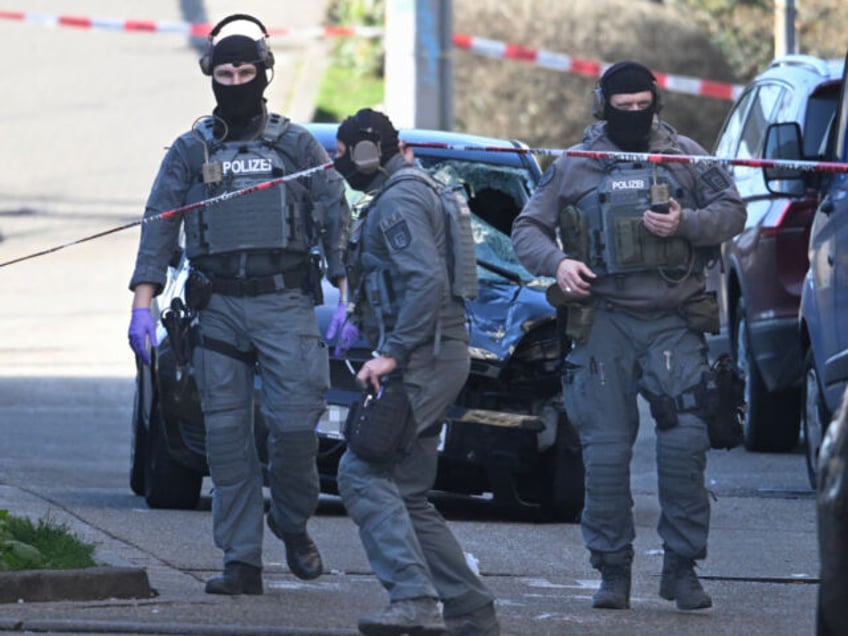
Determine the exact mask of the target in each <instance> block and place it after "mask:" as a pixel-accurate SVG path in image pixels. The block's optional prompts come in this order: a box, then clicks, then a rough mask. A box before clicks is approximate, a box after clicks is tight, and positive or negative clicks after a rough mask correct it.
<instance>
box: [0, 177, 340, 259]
mask: <svg viewBox="0 0 848 636" xmlns="http://www.w3.org/2000/svg"><path fill="white" fill-rule="evenodd" d="M332 167H333V162H332V161H328V162H326V163H322V164H321V165H318V166H314V167H312V168H307V169H306V170H301V171H300V172H293V173H291V174H288V175H286V176H284V177H279V178H277V179H271V180H270V181H263V182H262V183H257V184H255V185H252V186H248V187H246V188H242V189H241V190H233V191H232V192H225V193H224V194H219V195H218V196H214V197H210V198H208V199H204V200H202V201H197V202H196V203H190V204H188V205H184V206H182V207H179V208H174V209H172V210H166V211H165V212H160V213H159V214H156V215H153V216H149V217H143V218H141V219H137V220H135V221H132V222H130V223H125V224H124V225H119V226H117V227H113V228H109V229H108V230H103V231H102V232H97V233H96V234H90V235H88V236H84V237H82V238H79V239H76V240H74V241H70V242H68V243H63V244H61V245H56V246H54V247H50V248H47V249H45V250H41V251H39V252H33V253H32V254H27V255H25V256H21V257H18V258H13V259H12V260H9V261H4V262H2V263H0V268H3V267H6V266H8V265H14V264H16V263H21V262H23V261H28V260H30V259H32V258H36V257H38V256H46V255H47V254H53V253H54V252H58V251H59V250H63V249H66V248H68V247H73V246H74V245H79V244H81V243H86V242H88V241H93V240H94V239H98V238H102V237H104V236H109V235H110V234H115V233H116V232H122V231H123V230H128V229H130V228H133V227H136V226H139V225H146V224H148V223H153V222H154V221H163V220H165V219H170V218H172V217H175V216H178V215H180V214H185V213H186V212H191V211H193V210H197V209H199V208H206V207H211V206H214V205H218V204H219V203H223V202H224V201H229V200H230V199H235V198H236V197H241V196H244V195H246V194H252V193H254V192H259V191H261V190H268V189H269V188H274V187H276V186H278V185H282V184H283V183H285V182H286V181H293V180H294V179H303V178H304V177H308V176H310V175H313V174H315V173H318V172H322V171H324V170H328V169H330V168H332Z"/></svg>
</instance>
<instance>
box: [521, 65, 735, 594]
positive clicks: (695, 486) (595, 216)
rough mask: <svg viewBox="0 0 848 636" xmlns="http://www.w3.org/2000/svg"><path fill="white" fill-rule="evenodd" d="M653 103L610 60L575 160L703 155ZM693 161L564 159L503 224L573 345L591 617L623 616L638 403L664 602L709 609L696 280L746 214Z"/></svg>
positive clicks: (640, 78) (626, 70)
mask: <svg viewBox="0 0 848 636" xmlns="http://www.w3.org/2000/svg"><path fill="white" fill-rule="evenodd" d="M660 106H661V105H660V95H659V93H658V90H657V85H656V79H655V78H654V76H653V75H652V73H651V72H650V71H649V70H648V69H647V68H645V67H644V66H643V65H641V64H638V63H635V62H620V63H618V64H614V65H613V66H611V67H610V68H609V69H607V71H606V72H605V73H604V75H603V76H602V77H601V79H600V82H599V86H598V88H597V89H596V91H595V107H594V113H595V115H596V117H598V118H599V119H601V120H602V121H600V122H599V123H596V124H594V125H590V126H589V127H587V128H586V131H585V134H584V138H583V143H582V144H580V145H578V146H575V148H576V149H580V150H589V151H595V150H596V151H606V152H616V151H627V152H634V153H636V152H639V153H645V152H652V153H664V154H687V155H703V154H706V152H705V151H704V149H703V148H701V146H699V145H698V144H697V143H695V142H694V141H693V140H691V139H689V138H687V137H684V136H682V135H678V134H676V132H675V131H674V130H673V129H672V127H671V126H669V125H668V124H666V123H665V122H662V121H660V120H659V119H658V118H657V117H656V114H657V113H658V112H659V110H660ZM695 165H698V166H699V167H695ZM695 165H690V164H686V163H668V164H661V165H657V164H656V163H654V164H646V163H639V162H633V161H615V160H611V159H609V158H606V159H586V158H576V157H569V156H567V155H562V156H561V157H559V158H558V159H557V160H556V161H555V162H554V163H553V165H552V166H551V167H550V168H549V169H548V171H547V172H546V174H545V175H544V176H543V178H542V179H541V180H540V183H539V186H538V188H537V189H536V191H535V192H534V194H533V196H532V197H531V199H530V201H529V202H528V203H527V205H526V206H525V208H524V210H522V212H521V214H520V215H519V216H518V217H517V218H516V220H515V222H514V224H513V230H512V242H513V245H514V247H515V251H516V254H517V255H518V257H519V259H520V260H521V261H522V263H523V264H524V265H525V266H526V267H527V268H528V269H530V270H531V271H533V272H534V273H536V274H539V275H545V276H555V277H556V284H555V285H552V287H551V289H550V290H549V299H551V300H552V302H554V303H556V304H558V305H561V306H562V307H563V311H564V312H565V313H566V315H567V327H566V330H567V331H566V333H567V335H569V336H570V337H571V339H572V340H571V341H572V343H573V345H572V348H571V350H570V351H569V353H568V354H567V357H566V361H565V368H564V372H563V397H564V400H565V404H566V408H567V410H568V415H569V417H570V418H571V420H572V421H573V422H574V424H575V426H576V427H577V428H578V430H579V433H580V440H581V444H582V448H583V460H584V463H585V467H586V500H585V507H584V510H583V514H582V517H581V524H582V532H583V538H584V541H585V543H586V546H587V547H588V549H589V551H590V554H591V558H590V560H591V563H592V565H593V566H594V567H595V568H596V569H598V570H600V572H601V577H602V581H601V587H600V589H599V591H598V592H597V594H596V595H595V596H594V599H593V607H598V608H612V609H624V608H628V607H629V606H630V578H631V576H630V575H631V562H632V559H633V539H634V537H635V531H634V527H633V512H632V506H633V500H632V497H631V493H630V460H631V458H632V454H633V443H634V441H635V440H636V435H637V432H638V427H639V412H638V409H637V396H638V395H639V394H641V395H642V396H644V397H645V398H646V399H647V400H648V402H649V403H650V406H651V413H652V415H653V417H654V420H655V422H656V462H657V470H658V483H659V502H660V508H661V514H660V519H659V524H658V528H657V529H658V532H659V535H660V537H661V539H662V541H663V547H664V551H665V557H664V561H663V568H662V578H661V581H660V596H661V597H662V598H664V599H667V600H675V601H676V603H677V607H678V608H680V609H686V610H693V609H703V608H707V607H710V606H711V605H712V600H711V598H710V597H709V595H708V594H707V593H706V592H705V591H704V590H703V588H702V586H701V584H700V582H699V581H698V578H697V576H696V575H695V572H694V569H693V567H694V564H695V561H696V560H697V559H703V558H705V557H706V554H707V535H708V531H709V518H710V505H709V498H708V494H707V490H706V487H705V484H704V470H705V467H706V452H707V450H708V449H709V448H710V440H709V438H708V430H707V424H706V423H705V420H704V408H705V405H706V401H705V399H704V395H705V389H706V387H705V382H704V374H705V372H707V371H708V370H709V367H708V363H707V357H706V345H705V339H704V332H705V331H716V330H717V323H718V311H717V305H716V304H715V298H714V296H712V295H709V294H707V293H705V275H704V269H705V267H706V266H707V265H708V264H709V262H710V260H711V259H714V258H715V254H716V248H717V247H718V246H719V244H720V243H721V242H723V241H725V240H727V239H729V238H731V237H732V236H734V235H735V234H737V233H738V232H740V231H741V230H742V229H743V227H744V225H745V217H746V211H745V206H744V204H743V202H742V201H741V199H740V197H739V193H738V192H737V191H736V188H735V186H734V185H733V183H732V181H731V179H730V178H729V176H728V175H727V173H726V171H724V170H723V169H722V168H721V167H719V166H717V165H715V164H712V165H707V164H704V165H705V167H700V164H695ZM557 231H559V239H560V241H561V243H559V242H558V241H557Z"/></svg>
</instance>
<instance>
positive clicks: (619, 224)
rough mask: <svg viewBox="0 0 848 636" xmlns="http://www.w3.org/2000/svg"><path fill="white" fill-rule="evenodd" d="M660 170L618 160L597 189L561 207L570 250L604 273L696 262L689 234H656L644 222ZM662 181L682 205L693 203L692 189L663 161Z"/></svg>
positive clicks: (678, 267) (562, 232) (686, 265)
mask: <svg viewBox="0 0 848 636" xmlns="http://www.w3.org/2000/svg"><path fill="white" fill-rule="evenodd" d="M654 176H655V175H654V168H653V167H652V166H650V165H646V164H643V163H615V164H612V165H611V166H610V167H609V168H608V170H607V174H606V176H605V177H604V178H603V179H602V180H601V182H600V183H599V184H598V187H597V189H595V190H593V191H591V192H589V193H587V194H585V195H584V196H583V197H581V198H580V200H579V201H577V203H576V204H575V205H574V206H568V207H566V208H565V209H564V210H562V211H561V212H560V218H559V227H560V237H561V239H562V243H563V249H564V251H565V253H566V254H568V255H569V257H571V258H575V259H577V260H580V261H583V262H584V263H586V264H587V265H588V266H589V267H590V268H591V269H592V271H594V272H595V273H596V274H598V275H599V276H604V275H609V274H619V273H632V272H640V271H649V270H656V269H661V270H667V271H673V270H681V269H688V268H690V267H691V266H692V263H693V259H694V258H695V256H696V255H695V251H694V248H693V247H692V245H691V244H690V243H689V241H688V240H686V239H684V238H680V237H670V238H664V237H660V236H656V235H655V234H652V233H650V232H649V231H648V230H647V229H645V227H644V226H643V225H642V214H643V213H644V212H645V210H647V209H648V208H649V207H651V203H650V200H649V192H650V188H651V185H652V184H654ZM656 181H657V183H664V184H666V185H668V187H669V192H670V193H671V196H672V197H673V198H674V199H675V200H676V201H677V202H678V203H680V205H681V207H692V202H691V196H690V194H689V193H688V192H687V191H686V190H684V189H683V188H682V187H681V186H680V184H679V182H678V181H677V180H676V179H675V178H674V175H673V173H671V172H670V171H669V170H667V169H666V168H665V167H663V166H661V165H660V166H657V167H656Z"/></svg>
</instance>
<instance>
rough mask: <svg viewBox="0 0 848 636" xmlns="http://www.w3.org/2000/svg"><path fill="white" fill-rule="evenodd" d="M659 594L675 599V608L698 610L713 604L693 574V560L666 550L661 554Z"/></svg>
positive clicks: (671, 599) (668, 598)
mask: <svg viewBox="0 0 848 636" xmlns="http://www.w3.org/2000/svg"><path fill="white" fill-rule="evenodd" d="M660 596H661V597H663V598H664V599H665V600H667V601H677V609H681V610H699V609H707V608H708V607H712V606H713V599H711V598H710V595H709V594H707V593H706V592H705V591H704V588H703V587H701V582H700V581H699V580H698V577H697V575H696V574H695V560H694V559H687V558H685V557H682V556H680V555H679V554H675V553H674V552H672V551H671V550H668V549H667V550H666V551H665V555H664V556H663V567H662V577H661V578H660Z"/></svg>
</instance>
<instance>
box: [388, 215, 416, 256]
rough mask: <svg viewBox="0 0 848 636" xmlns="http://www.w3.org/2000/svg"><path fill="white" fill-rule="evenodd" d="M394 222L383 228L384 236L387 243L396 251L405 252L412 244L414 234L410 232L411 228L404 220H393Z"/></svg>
mask: <svg viewBox="0 0 848 636" xmlns="http://www.w3.org/2000/svg"><path fill="white" fill-rule="evenodd" d="M393 220H394V222H393V223H391V224H387V225H386V226H385V227H381V229H382V230H383V236H385V237H386V241H387V242H388V244H389V247H391V248H392V249H393V250H395V251H401V250H405V249H406V248H407V247H409V245H410V243H412V233H411V232H410V231H409V226H408V225H407V224H406V220H405V219H403V218H400V219H393Z"/></svg>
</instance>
